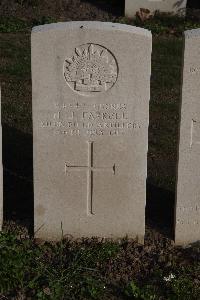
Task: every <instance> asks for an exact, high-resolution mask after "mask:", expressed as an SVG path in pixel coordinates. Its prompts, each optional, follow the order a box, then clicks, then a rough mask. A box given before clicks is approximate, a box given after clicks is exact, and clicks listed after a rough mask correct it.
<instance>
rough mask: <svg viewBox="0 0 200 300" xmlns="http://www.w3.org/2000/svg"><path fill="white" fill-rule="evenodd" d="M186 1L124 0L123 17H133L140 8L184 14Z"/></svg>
mask: <svg viewBox="0 0 200 300" xmlns="http://www.w3.org/2000/svg"><path fill="white" fill-rule="evenodd" d="M186 5H187V0H125V15H126V16H127V17H135V15H136V12H137V11H139V10H140V8H147V9H149V10H150V11H151V12H155V11H156V10H159V11H160V12H172V13H178V14H183V15H184V14H185V9H186Z"/></svg>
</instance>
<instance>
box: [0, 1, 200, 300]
mask: <svg viewBox="0 0 200 300" xmlns="http://www.w3.org/2000/svg"><path fill="white" fill-rule="evenodd" d="M30 1H33V2H34V3H35V4H34V5H33V2H31V3H32V6H31V9H30V7H29V4H27V3H28V2H26V1H14V0H12V2H13V3H14V4H13V8H15V10H14V9H13V11H14V12H12V11H11V13H9V15H8V14H7V11H8V8H6V6H5V7H4V14H2V18H1V24H0V30H1V33H0V41H1V43H0V48H1V64H0V73H1V74H0V77H1V85H2V123H3V162H4V214H5V219H6V222H5V223H4V229H3V231H2V233H0V299H2V300H6V299H16V300H19V299H20V300H22V299H44V300H46V299H51V300H56V299H58V300H61V299H69V300H73V299H74V300H78V299H100V300H104V299H109V300H110V299H111V300H112V299H121V300H123V299H144V300H148V299H150V300H154V299H155V300H157V299H161V300H162V299H163V300H171V299H172V300H173V299H178V300H190V299H194V300H197V299H199V295H200V264H199V258H200V246H199V245H198V244H196V245H193V246H190V247H187V248H181V247H175V246H174V244H173V241H172V238H173V221H172V220H173V205H174V193H175V177H176V172H175V170H176V160H177V155H176V153H177V137H178V120H179V107H180V84H181V67H182V48H183V39H182V36H181V32H182V31H183V30H184V28H192V27H198V26H199V23H198V22H197V21H196V19H195V20H194V21H187V20H186V21H183V20H182V19H178V18H175V19H170V17H165V18H164V19H162V18H161V17H160V16H157V19H156V18H155V19H154V20H147V21H145V22H144V23H141V22H140V21H139V20H127V19H125V18H124V17H123V16H120V15H118V13H117V12H116V14H115V15H112V14H111V13H110V12H108V13H107V12H106V13H104V12H102V11H101V10H100V8H99V6H97V7H98V9H97V8H96V7H95V5H93V3H94V2H95V3H98V5H100V4H99V3H100V2H102V3H104V2H105V1H103V0H102V1H93V2H92V1H82V2H80V1H77V2H78V3H79V2H80V3H82V4H81V5H82V9H83V11H84V14H83V16H82V17H81V16H80V15H77V11H76V9H75V6H73V5H74V4H71V6H70V7H69V11H70V17H71V16H73V14H74V18H72V17H71V19H74V20H75V19H76V18H77V19H80V18H81V19H84V18H85V19H86V17H87V14H88V11H89V15H88V18H89V19H95V14H96V16H97V17H98V14H99V16H101V20H106V21H108V20H111V21H115V22H123V23H124V22H126V23H130V24H136V25H140V26H143V27H146V28H150V29H152V31H153V33H154V36H153V53H152V78H151V101H150V126H149V153H148V188H147V192H148V193H147V215H146V217H147V228H146V237H145V244H144V245H139V244H137V243H136V242H135V241H129V240H127V239H126V238H124V239H123V240H121V241H115V242H112V241H105V240H98V239H95V238H94V239H83V240H73V239H62V231H61V240H60V242H59V243H43V242H42V241H37V240H34V239H33V238H32V237H31V236H29V234H28V232H27V228H28V229H29V230H31V229H32V227H33V182H32V177H33V176H32V173H33V170H32V121H31V115H32V112H31V65H30V55H31V53H30V28H31V27H32V26H33V25H37V24H43V23H50V22H52V21H62V20H63V21H64V20H69V18H70V17H69V16H68V17H67V16H66V15H65V13H66V14H67V12H66V11H65V10H60V11H61V13H60V11H59V12H57V10H56V7H55V9H54V10H53V9H52V7H53V1H49V2H48V3H49V4H48V5H47V6H46V7H42V4H38V3H39V2H37V1H36V0H30ZM113 1H114V0H113ZM4 2H6V1H4ZM36 2H37V3H36ZM54 2H55V1H54ZM58 2H59V3H60V4H59V5H61V2H62V1H58ZM85 3H86V4H85ZM91 3H92V4H91ZM61 8H62V7H61ZM9 9H10V8H9ZM108 11H109V9H108ZM173 22H175V23H173ZM199 27H200V26H199ZM12 220H14V221H15V222H13V221H12ZM17 224H20V226H18V225H17ZM21 225H24V226H21Z"/></svg>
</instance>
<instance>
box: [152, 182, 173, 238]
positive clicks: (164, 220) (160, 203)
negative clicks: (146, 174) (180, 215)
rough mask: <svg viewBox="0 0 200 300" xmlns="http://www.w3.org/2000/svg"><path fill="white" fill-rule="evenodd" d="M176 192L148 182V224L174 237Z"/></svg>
mask: <svg viewBox="0 0 200 300" xmlns="http://www.w3.org/2000/svg"><path fill="white" fill-rule="evenodd" d="M174 205H175V193H174V192H171V191H169V190H166V189H163V188H159V187H157V186H154V185H152V184H150V183H147V203H146V224H147V225H149V226H150V227H151V228H154V229H156V230H157V231H159V232H160V233H162V234H163V235H164V236H166V237H168V238H170V239H174Z"/></svg>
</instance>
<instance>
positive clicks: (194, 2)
mask: <svg viewBox="0 0 200 300" xmlns="http://www.w3.org/2000/svg"><path fill="white" fill-rule="evenodd" d="M187 7H188V8H193V9H200V1H199V0H188V1H187Z"/></svg>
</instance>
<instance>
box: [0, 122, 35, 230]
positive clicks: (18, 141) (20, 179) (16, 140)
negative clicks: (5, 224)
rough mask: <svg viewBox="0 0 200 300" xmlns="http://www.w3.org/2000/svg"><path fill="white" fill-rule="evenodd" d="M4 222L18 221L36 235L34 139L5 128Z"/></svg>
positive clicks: (13, 129)
mask: <svg viewBox="0 0 200 300" xmlns="http://www.w3.org/2000/svg"><path fill="white" fill-rule="evenodd" d="M2 135H3V138H2V139H3V166H4V172H3V176H4V184H3V185H4V220H5V221H15V222H17V223H20V225H23V226H26V227H27V228H28V230H29V232H30V233H31V234H32V233H33V210H34V202H33V151H32V148H33V147H32V146H33V140H32V135H30V134H24V133H22V132H20V131H19V130H17V129H15V128H12V127H9V126H7V125H6V124H3V127H2Z"/></svg>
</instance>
